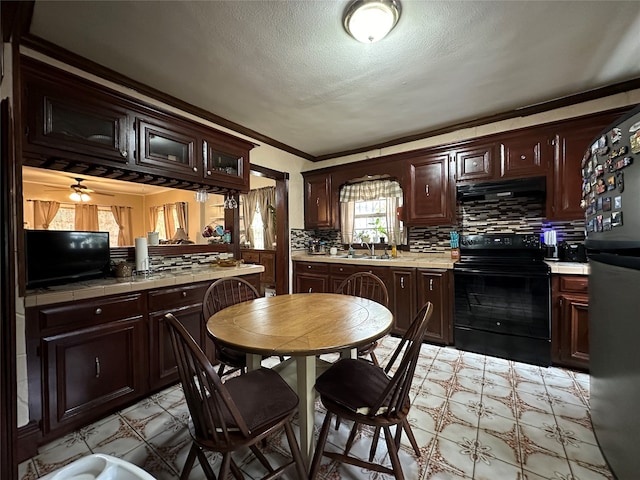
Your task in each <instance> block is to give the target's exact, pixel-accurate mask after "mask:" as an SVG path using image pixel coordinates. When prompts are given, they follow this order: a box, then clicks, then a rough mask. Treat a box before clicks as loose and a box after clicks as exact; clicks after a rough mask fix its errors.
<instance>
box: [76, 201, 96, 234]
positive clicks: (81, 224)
mask: <svg viewBox="0 0 640 480" xmlns="http://www.w3.org/2000/svg"><path fill="white" fill-rule="evenodd" d="M75 228H76V230H80V231H84V232H96V231H98V230H99V229H100V227H99V226H98V206H97V205H88V204H86V203H78V204H77V205H76V215H75Z"/></svg>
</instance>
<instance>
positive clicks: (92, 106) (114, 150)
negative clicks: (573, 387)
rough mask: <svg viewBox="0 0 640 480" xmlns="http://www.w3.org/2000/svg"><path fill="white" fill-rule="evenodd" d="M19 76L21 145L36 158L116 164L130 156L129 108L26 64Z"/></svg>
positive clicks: (38, 159)
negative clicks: (22, 128) (44, 73)
mask: <svg viewBox="0 0 640 480" xmlns="http://www.w3.org/2000/svg"><path fill="white" fill-rule="evenodd" d="M22 80H23V82H22V105H23V112H24V113H23V117H24V120H23V121H24V123H25V127H24V133H25V136H26V142H24V144H23V149H24V151H25V153H26V154H27V155H29V156H30V157H32V158H34V159H35V161H36V162H39V161H44V160H45V159H46V158H48V157H51V156H55V155H57V156H60V157H62V158H68V157H69V156H70V157H71V158H75V159H77V160H81V161H85V162H89V163H96V162H104V161H107V162H112V163H113V164H114V165H122V164H127V163H128V162H129V160H130V158H132V153H131V152H132V145H131V143H130V138H129V132H130V115H129V111H128V110H127V109H126V108H125V107H124V106H122V105H120V104H118V103H116V102H115V101H114V99H113V98H112V97H110V96H109V95H106V94H104V93H100V92H95V91H92V90H91V89H89V88H88V87H86V86H84V85H82V84H77V85H71V84H69V83H68V82H65V81H60V80H59V79H56V78H54V77H51V76H48V75H43V74H41V73H39V72H36V71H35V70H34V69H32V68H30V67H25V68H24V70H23V78H22Z"/></svg>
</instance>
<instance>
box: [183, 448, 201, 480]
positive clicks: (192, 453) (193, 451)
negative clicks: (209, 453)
mask: <svg viewBox="0 0 640 480" xmlns="http://www.w3.org/2000/svg"><path fill="white" fill-rule="evenodd" d="M197 454H198V446H197V445H196V444H195V443H192V444H191V448H190V449H189V455H187V460H186V461H185V462H184V467H182V473H181V474H180V480H187V478H189V474H190V473H191V469H192V468H193V462H194V461H195V459H196V455H197Z"/></svg>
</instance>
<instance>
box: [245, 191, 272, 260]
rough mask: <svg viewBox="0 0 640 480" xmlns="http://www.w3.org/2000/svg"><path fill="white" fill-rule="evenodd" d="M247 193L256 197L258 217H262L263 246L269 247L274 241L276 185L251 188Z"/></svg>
mask: <svg viewBox="0 0 640 480" xmlns="http://www.w3.org/2000/svg"><path fill="white" fill-rule="evenodd" d="M249 195H255V196H256V197H257V200H256V203H257V204H258V206H259V208H260V217H262V226H263V228H264V248H271V247H272V245H273V244H274V243H275V241H276V222H275V211H276V210H275V209H276V187H264V188H258V189H257V190H251V191H250V192H249Z"/></svg>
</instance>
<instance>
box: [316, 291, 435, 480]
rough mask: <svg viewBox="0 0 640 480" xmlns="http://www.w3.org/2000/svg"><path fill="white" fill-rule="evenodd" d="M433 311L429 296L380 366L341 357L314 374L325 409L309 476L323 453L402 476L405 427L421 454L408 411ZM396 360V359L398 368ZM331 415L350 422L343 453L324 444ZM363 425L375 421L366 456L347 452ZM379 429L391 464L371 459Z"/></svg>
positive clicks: (332, 457)
mask: <svg viewBox="0 0 640 480" xmlns="http://www.w3.org/2000/svg"><path fill="white" fill-rule="evenodd" d="M432 312H433V305H432V304H431V302H427V303H426V304H425V305H424V307H422V309H421V310H420V312H419V313H418V315H417V316H416V317H415V319H414V320H413V322H412V323H411V326H410V327H409V329H408V330H407V332H406V333H405V334H404V336H403V337H402V340H401V341H400V343H399V344H398V347H397V348H396V349H395V351H394V353H393V355H392V356H391V358H390V359H389V362H388V363H387V365H386V366H385V367H384V369H383V368H381V367H379V366H376V365H373V364H372V363H370V362H367V361H366V360H363V359H360V358H357V359H342V360H339V361H337V362H336V363H334V364H333V365H332V366H331V367H330V368H329V369H328V370H327V371H325V372H324V373H323V374H322V375H320V376H319V377H318V379H317V380H316V384H315V388H316V391H317V392H318V394H319V395H320V400H321V401H322V404H323V405H324V407H325V408H326V410H327V413H326V416H325V418H324V422H323V423H322V428H321V430H320V435H319V438H318V444H317V447H316V451H315V453H314V455H313V461H312V463H311V473H310V476H309V478H310V479H311V480H313V479H314V478H315V477H316V475H317V474H318V469H319V467H320V460H321V458H322V457H323V456H326V457H329V458H331V459H333V460H337V461H339V462H344V463H348V464H351V465H355V466H358V467H362V468H367V469H369V470H374V471H376V472H382V473H386V474H389V475H393V476H394V478H396V479H399V480H403V479H404V474H403V472H402V466H401V465H400V458H399V456H398V450H399V448H400V439H401V437H402V432H403V431H404V432H406V434H407V437H408V438H409V442H410V443H411V446H412V447H413V450H414V452H415V454H416V455H417V456H418V457H420V448H419V447H418V443H417V442H416V439H415V436H414V435H413V431H412V430H411V426H410V425H409V421H408V420H407V415H408V413H409V409H410V407H411V400H410V398H409V391H410V389H411V382H412V380H413V375H414V373H415V369H416V365H417V363H418V356H419V354H420V347H421V345H422V340H423V338H424V334H425V331H426V329H427V325H428V323H429V318H430V317H431V314H432ZM396 361H399V363H398V365H397V368H396ZM333 415H336V416H337V417H339V418H343V419H346V420H352V421H353V422H354V423H353V427H352V429H351V432H350V434H349V437H348V439H347V441H346V445H345V449H344V452H343V453H340V452H336V451H335V449H332V450H331V451H327V450H324V447H325V444H326V442H327V436H328V434H329V426H330V423H331V417H332V416H333ZM361 425H369V426H372V427H374V435H373V440H372V445H371V449H370V451H369V460H368V461H365V460H363V459H360V458H357V457H354V456H351V455H349V451H350V450H351V447H352V445H353V441H354V440H355V437H356V434H357V431H358V428H359V427H360V426H361ZM394 425H395V427H396V428H395V436H394V435H392V433H391V427H393V426H394ZM381 432H383V433H384V438H385V441H386V444H387V449H388V452H389V458H390V459H391V468H389V467H387V466H383V465H379V464H377V463H373V456H374V454H375V451H376V449H377V446H378V439H379V437H380V433H381Z"/></svg>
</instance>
